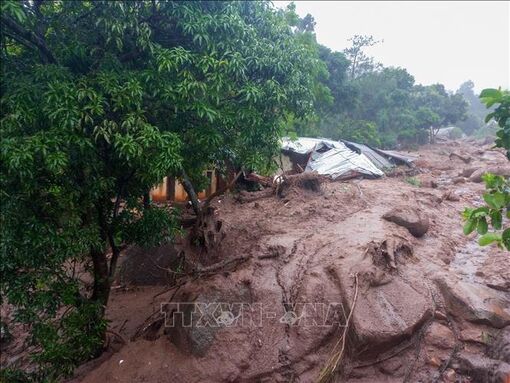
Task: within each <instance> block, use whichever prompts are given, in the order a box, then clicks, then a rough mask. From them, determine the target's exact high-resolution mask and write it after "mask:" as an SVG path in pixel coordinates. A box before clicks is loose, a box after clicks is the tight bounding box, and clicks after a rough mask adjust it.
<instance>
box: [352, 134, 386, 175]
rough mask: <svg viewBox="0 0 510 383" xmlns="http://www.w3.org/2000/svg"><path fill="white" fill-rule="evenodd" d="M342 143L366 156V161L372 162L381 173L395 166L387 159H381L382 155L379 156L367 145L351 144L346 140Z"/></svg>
mask: <svg viewBox="0 0 510 383" xmlns="http://www.w3.org/2000/svg"><path fill="white" fill-rule="evenodd" d="M342 142H343V143H345V145H347V147H349V148H351V149H353V150H356V151H357V152H358V153H362V154H364V155H365V156H367V157H368V159H369V160H370V161H372V163H373V164H374V165H375V166H377V167H378V168H379V169H381V170H382V171H384V170H387V169H391V168H392V167H394V166H395V164H392V163H391V162H390V161H388V159H386V158H385V157H383V156H382V155H380V154H379V153H377V152H376V151H375V150H373V149H372V148H371V147H369V146H367V145H363V144H358V143H357V142H351V141H346V140H342Z"/></svg>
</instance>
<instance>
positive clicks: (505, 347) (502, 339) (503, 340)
mask: <svg viewBox="0 0 510 383" xmlns="http://www.w3.org/2000/svg"><path fill="white" fill-rule="evenodd" d="M488 355H489V356H490V357H491V358H493V359H497V360H502V361H503V362H506V363H510V326H506V327H505V328H504V329H502V330H501V331H500V332H499V333H498V334H497V335H496V337H495V338H494V341H493V342H492V343H491V345H490V347H489V350H488Z"/></svg>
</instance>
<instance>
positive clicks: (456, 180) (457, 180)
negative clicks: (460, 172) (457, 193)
mask: <svg viewBox="0 0 510 383" xmlns="http://www.w3.org/2000/svg"><path fill="white" fill-rule="evenodd" d="M452 182H453V183H454V184H455V185H457V184H463V183H465V182H466V179H465V178H464V177H455V178H453V179H452Z"/></svg>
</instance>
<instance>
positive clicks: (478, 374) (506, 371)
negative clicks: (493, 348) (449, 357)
mask: <svg viewBox="0 0 510 383" xmlns="http://www.w3.org/2000/svg"><path fill="white" fill-rule="evenodd" d="M452 367H453V368H455V369H456V370H458V371H460V372H461V373H463V374H467V375H469V376H470V377H471V378H473V379H474V380H473V381H474V382H491V383H508V381H509V379H510V364H508V363H506V362H503V361H499V360H494V359H491V358H488V357H486V356H483V355H478V354H472V353H469V352H467V351H461V352H460V353H459V354H458V355H457V357H456V358H455V362H454V363H453V365H452Z"/></svg>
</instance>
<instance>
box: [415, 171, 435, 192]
mask: <svg viewBox="0 0 510 383" xmlns="http://www.w3.org/2000/svg"><path fill="white" fill-rule="evenodd" d="M416 178H417V179H418V180H419V181H420V186H421V187H424V188H432V189H435V188H437V186H438V185H437V182H436V180H435V179H434V178H433V177H431V176H430V175H429V174H424V175H420V176H417V177H416Z"/></svg>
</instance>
